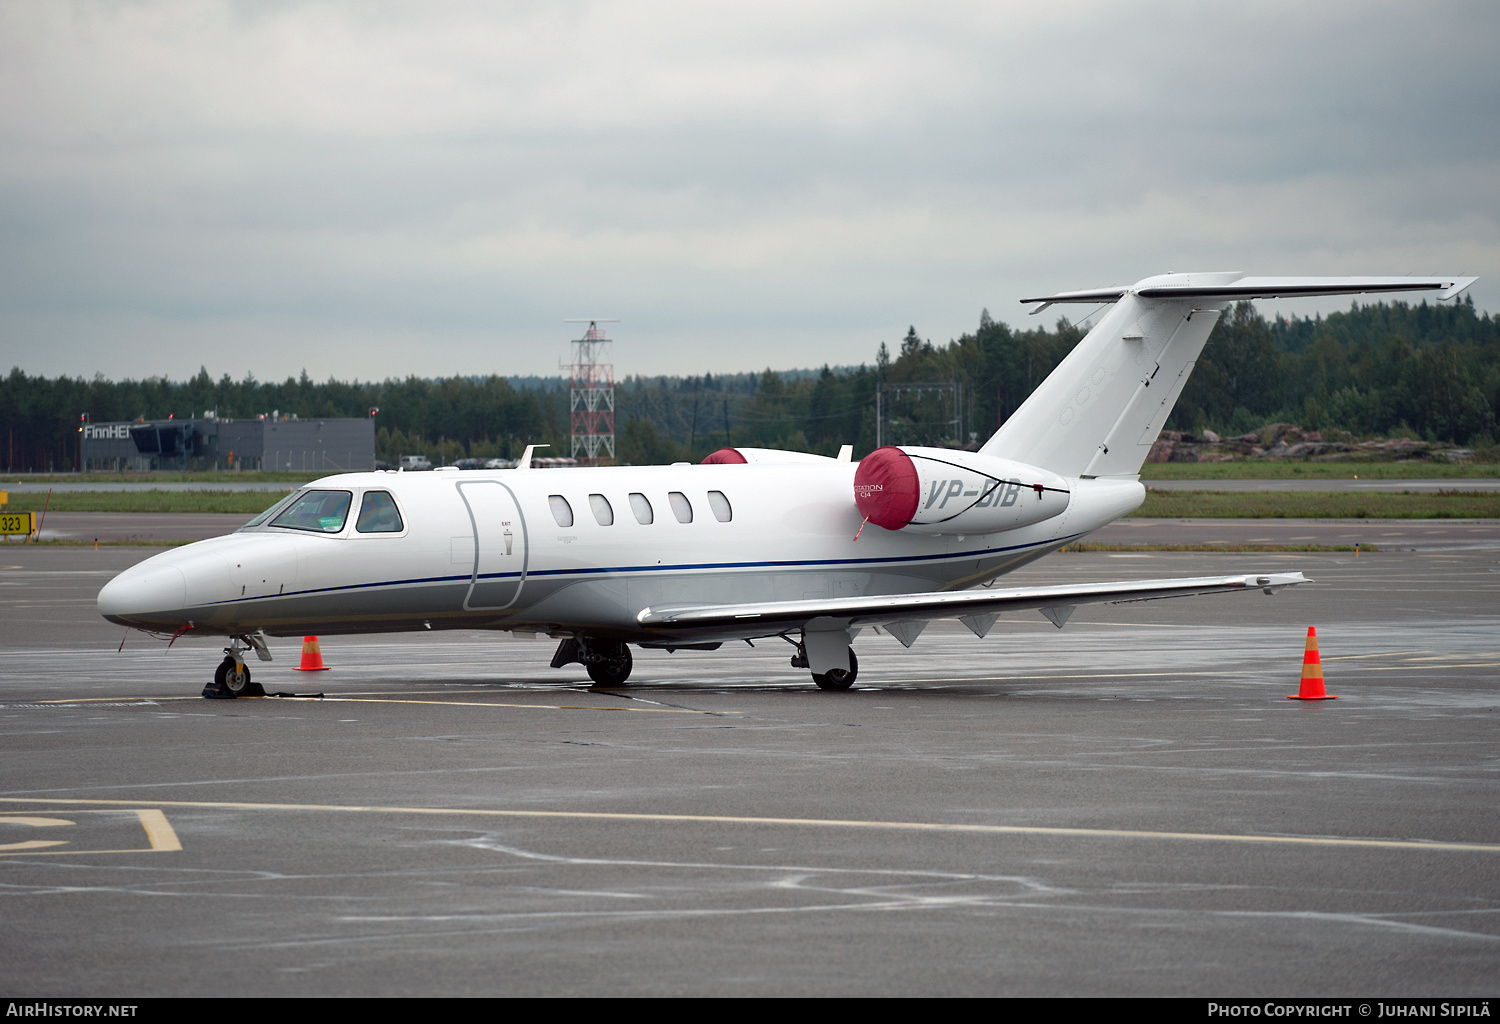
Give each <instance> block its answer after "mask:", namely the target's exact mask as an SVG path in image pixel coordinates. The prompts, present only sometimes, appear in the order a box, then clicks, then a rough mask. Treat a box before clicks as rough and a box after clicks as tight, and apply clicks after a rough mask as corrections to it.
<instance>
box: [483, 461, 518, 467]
mask: <svg viewBox="0 0 1500 1024" xmlns="http://www.w3.org/2000/svg"><path fill="white" fill-rule="evenodd" d="M484 468H485V469H515V468H516V460H515V459H490V460H489V461H488V462H486V463H485V464H484Z"/></svg>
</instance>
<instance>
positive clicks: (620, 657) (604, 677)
mask: <svg viewBox="0 0 1500 1024" xmlns="http://www.w3.org/2000/svg"><path fill="white" fill-rule="evenodd" d="M634 664H635V662H634V659H632V658H631V656H630V648H629V647H627V646H625V645H624V644H620V646H619V647H618V648H616V649H615V650H613V651H611V652H610V653H609V656H608V657H606V658H605V659H604V660H603V661H595V662H591V663H589V664H588V665H587V666H585V667H586V668H587V669H588V673H589V678H590V679H592V680H593V681H594V685H596V686H624V685H625V680H627V679H629V678H630V670H631V668H632V667H634Z"/></svg>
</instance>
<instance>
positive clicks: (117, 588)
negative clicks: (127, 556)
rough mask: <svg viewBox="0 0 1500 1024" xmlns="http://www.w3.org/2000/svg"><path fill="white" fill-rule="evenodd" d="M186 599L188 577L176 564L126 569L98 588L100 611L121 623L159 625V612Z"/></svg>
mask: <svg viewBox="0 0 1500 1024" xmlns="http://www.w3.org/2000/svg"><path fill="white" fill-rule="evenodd" d="M186 603H187V577H185V576H184V575H183V574H182V570H181V569H179V568H177V566H175V565H162V564H157V565H151V564H146V565H138V566H136V567H135V568H133V569H126V570H125V571H124V572H122V573H120V575H118V576H116V577H115V578H114V579H112V580H110V581H109V582H108V583H106V584H105V585H104V589H103V590H101V591H99V614H100V615H103V616H104V617H105V618H106V619H108V620H109V621H110V622H113V623H116V624H117V625H121V626H137V625H160V624H163V623H161V622H157V621H154V620H157V619H159V618H160V613H163V612H174V611H177V610H179V609H181V608H182V607H183V605H185V604H186Z"/></svg>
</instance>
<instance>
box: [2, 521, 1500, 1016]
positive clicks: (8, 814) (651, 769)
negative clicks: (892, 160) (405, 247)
mask: <svg viewBox="0 0 1500 1024" xmlns="http://www.w3.org/2000/svg"><path fill="white" fill-rule="evenodd" d="M152 550H153V549H151V548H144V547H119V548H101V549H100V550H98V551H95V550H93V549H92V548H79V547H46V546H42V547H37V546H28V547H25V548H21V547H15V548H13V549H11V550H8V551H5V552H4V553H3V555H4V557H3V559H0V733H3V735H4V741H3V747H0V749H3V750H4V761H3V763H4V765H5V772H4V777H3V783H0V842H3V843H5V844H7V845H8V846H9V849H0V854H3V855H0V894H3V896H4V899H5V903H4V907H5V921H6V928H5V936H4V938H3V940H0V942H3V943H4V950H5V954H4V956H3V957H0V990H3V991H4V993H5V994H7V995H10V996H42V995H69V996H85V995H98V996H124V995H139V996H149V995H203V994H222V995H500V994H503V995H543V994H549V995H606V994H640V995H797V994H823V995H866V996H869V995H940V994H946V995H1183V996H1185V995H1199V996H1214V995H1216V996H1229V995H1235V996H1313V995H1348V996H1354V997H1371V998H1373V997H1375V996H1389V997H1395V996H1418V995H1430V996H1494V995H1496V994H1500V970H1497V967H1500V800H1497V796H1500V793H1497V786H1500V743H1497V732H1496V726H1497V722H1500V690H1497V677H1500V628H1497V627H1500V553H1497V552H1496V551H1495V550H1494V549H1493V548H1491V549H1481V550H1471V551H1445V550H1427V551H1418V552H1382V553H1380V554H1377V555H1373V556H1371V555H1365V556H1363V557H1360V558H1358V559H1356V558H1355V557H1353V555H1352V554H1348V555H1346V554H1342V553H1276V554H1266V553H1261V554H1235V553H1224V554H1213V553H1209V554H1195V553H1153V554H1144V553H1114V554H1105V553H1082V554H1079V553H1072V554H1069V553H1060V554H1056V555H1053V556H1050V557H1048V558H1046V559H1043V560H1042V561H1041V562H1039V563H1037V564H1035V565H1033V566H1030V567H1027V568H1026V569H1024V570H1022V571H1020V572H1018V573H1015V574H1013V575H1012V576H1010V577H1008V580H1009V581H1011V582H1014V583H1017V584H1022V583H1036V582H1043V581H1048V582H1065V581H1075V580H1077V581H1081V580H1089V579H1136V578H1153V577H1161V576H1190V575H1200V574H1207V573H1219V572H1242V571H1243V572H1251V571H1257V570H1260V569H1263V568H1264V569H1270V570H1277V571H1281V570H1294V569H1300V570H1303V571H1305V572H1306V573H1307V574H1308V575H1309V576H1310V577H1312V578H1313V579H1314V580H1315V581H1316V582H1315V583H1312V584H1308V585H1305V586H1303V587H1300V588H1297V589H1294V590H1291V591H1287V592H1283V593H1281V594H1278V595H1276V596H1275V597H1265V596H1263V595H1260V594H1253V595H1232V596H1224V597H1216V598H1206V599H1196V600H1186V601H1164V602H1153V603H1145V604H1134V605H1122V606H1111V607H1084V608H1080V609H1079V611H1078V612H1077V614H1076V615H1075V616H1074V618H1073V619H1072V620H1071V621H1070V622H1069V623H1068V626H1067V628H1066V629H1064V630H1061V631H1059V630H1056V629H1054V628H1053V627H1052V626H1051V625H1050V624H1049V623H1047V622H1045V621H1044V620H1042V619H1041V618H1040V617H1039V616H1037V615H1035V614H1034V613H1028V614H1024V615H1016V616H1013V617H1012V618H1010V619H1008V620H1002V622H1001V623H999V624H998V625H997V627H996V629H995V631H994V632H992V633H991V634H990V636H989V638H987V639H985V640H979V639H977V638H975V637H974V636H972V635H971V634H969V633H968V632H967V631H964V630H963V629H962V627H959V626H957V625H956V624H948V623H935V624H933V625H932V626H930V627H929V628H928V630H927V631H926V632H925V633H924V634H923V635H922V636H921V638H920V639H919V640H918V641H917V643H916V645H915V646H914V647H913V648H912V649H910V650H906V649H904V648H902V647H901V646H900V645H899V644H898V643H897V642H896V641H895V640H894V639H892V638H891V637H889V636H884V635H877V634H875V633H872V632H868V631H867V632H865V633H864V634H862V635H861V636H860V637H859V638H858V640H857V641H856V643H855V647H856V650H857V651H858V653H859V657H860V665H861V667H860V677H859V682H858V684H856V689H855V690H853V691H851V692H847V693H824V692H821V691H818V690H817V689H815V688H814V687H813V686H812V684H811V682H810V680H809V679H808V678H807V675H806V673H805V672H801V671H798V670H794V669H791V668H790V667H788V665H787V663H786V662H787V657H788V654H789V648H787V646H786V644H785V643H783V642H781V641H779V640H767V641H757V644H756V646H755V647H754V648H753V649H752V648H748V647H744V646H743V645H739V646H735V647H725V648H724V649H722V650H720V651H717V652H713V653H705V652H679V653H677V654H675V655H668V654H666V653H664V652H655V651H638V652H637V654H636V658H637V660H636V671H635V675H634V676H633V678H632V684H633V685H631V686H630V687H628V688H625V689H621V690H607V691H600V690H593V689H590V688H589V687H588V686H587V685H586V684H587V680H586V678H585V677H584V675H583V673H582V672H580V671H578V666H571V667H570V668H569V669H567V670H552V669H549V668H548V667H547V662H548V660H549V659H550V657H551V653H552V648H553V644H552V643H550V642H547V641H545V640H536V641H532V640H521V639H513V638H511V637H510V635H509V634H498V635H488V634H475V633H469V632H462V633H454V634H446V635H439V634H421V635H402V636H392V637H374V638H348V637H325V638H324V639H323V643H322V650H323V656H324V658H325V660H326V661H327V662H328V663H329V664H330V665H331V666H332V667H331V670H330V671H328V672H322V673H299V672H297V671H295V670H294V666H295V665H296V662H297V654H298V651H299V646H300V644H299V641H298V640H297V639H296V638H290V639H281V640H276V641H273V650H274V653H275V655H276V660H275V661H274V662H273V663H272V664H271V665H269V666H265V665H261V664H259V663H256V662H252V663H251V667H252V670H253V671H254V672H255V673H256V679H257V681H259V682H261V683H263V684H264V685H265V686H266V688H267V689H268V690H271V691H286V692H294V693H299V694H314V693H321V694H323V695H324V697H323V699H306V698H301V699H285V698H283V699H275V698H268V699H258V700H239V701H206V700H202V699H199V698H197V697H196V696H195V694H196V693H197V691H198V689H199V688H200V687H201V686H202V684H203V682H204V681H205V679H206V678H207V676H208V674H209V673H210V672H211V671H212V668H213V665H214V664H215V663H216V662H217V660H218V658H219V652H218V650H217V648H216V645H215V644H213V643H212V642H210V641H207V640H193V639H190V638H187V639H182V640H179V641H178V642H177V643H176V644H174V645H172V646H171V647H170V648H169V647H168V645H167V644H166V643H165V641H158V640H153V639H150V638H147V637H145V636H143V635H141V634H131V635H130V636H129V637H128V638H126V640H125V644H124V649H123V650H122V651H117V650H116V647H117V645H118V644H119V643H120V641H121V639H122V635H123V631H122V630H120V629H118V628H116V627H113V626H111V625H109V624H108V623H105V622H103V621H102V620H101V619H99V618H98V616H97V614H96V613H95V610H94V606H93V600H94V595H95V594H96V593H97V590H98V588H99V587H100V586H101V585H102V584H103V582H104V581H105V580H106V579H108V578H109V576H110V575H111V574H112V573H113V572H116V571H118V570H119V569H122V568H124V567H126V566H127V565H130V564H133V563H134V562H135V561H138V560H139V559H141V558H144V557H146V556H148V555H149V554H151V553H152ZM1309 625H1315V626H1316V627H1317V629H1318V637H1319V640H1320V641H1321V647H1322V654H1323V664H1324V670H1325V673H1326V675H1327V678H1328V688H1329V692H1330V693H1332V694H1336V695H1338V698H1339V699H1337V700H1333V701H1325V702H1318V703H1304V702H1299V701H1291V700H1287V699H1286V698H1287V695H1289V694H1293V693H1296V692H1297V679H1298V675H1299V669H1300V665H1301V661H1302V651H1303V642H1304V637H1305V634H1306V628H1307V626H1309ZM28 843H29V844H32V845H30V846H24V847H23V846H17V845H15V844H28ZM41 844H57V845H41Z"/></svg>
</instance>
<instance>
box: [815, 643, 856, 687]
mask: <svg viewBox="0 0 1500 1024" xmlns="http://www.w3.org/2000/svg"><path fill="white" fill-rule="evenodd" d="M858 676H859V659H858V658H856V657H855V656H854V648H852V647H851V648H849V671H847V672H845V671H844V670H843V669H841V668H836V669H834V670H833V671H832V672H825V673H824V674H822V675H819V674H818V673H816V672H814V673H813V674H812V677H813V682H815V683H817V684H818V689H820V690H847V689H849V687H851V686H853V685H854V680H855V679H856V678H857V677H858Z"/></svg>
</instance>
